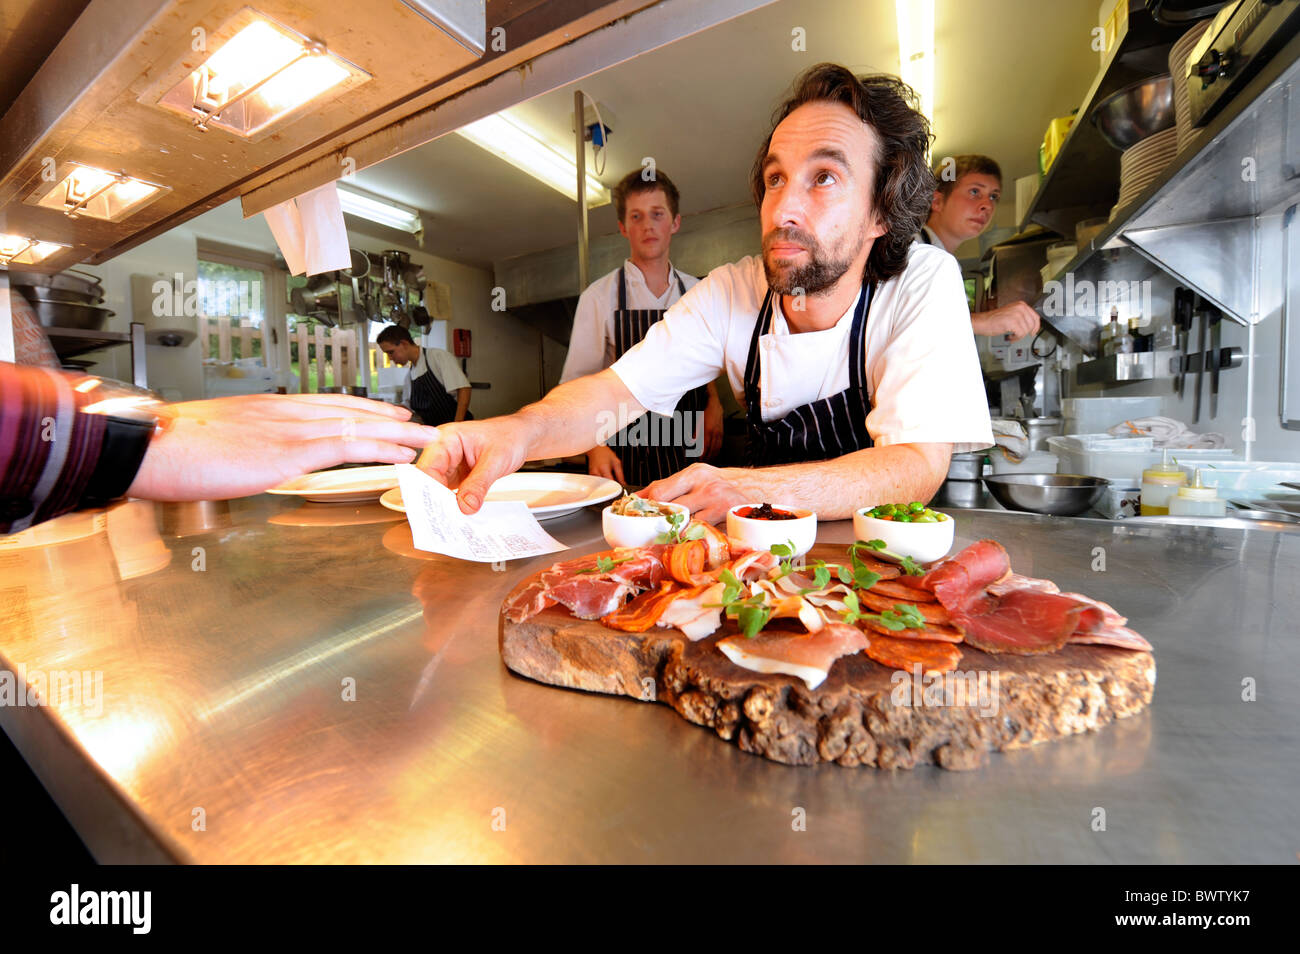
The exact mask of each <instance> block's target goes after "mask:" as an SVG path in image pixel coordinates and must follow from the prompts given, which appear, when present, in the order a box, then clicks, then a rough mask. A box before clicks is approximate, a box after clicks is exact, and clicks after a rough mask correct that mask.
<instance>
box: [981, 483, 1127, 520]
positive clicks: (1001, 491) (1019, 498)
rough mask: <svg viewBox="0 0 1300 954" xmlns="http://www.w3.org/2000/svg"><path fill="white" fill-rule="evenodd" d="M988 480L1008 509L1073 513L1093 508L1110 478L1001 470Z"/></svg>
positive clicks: (1071, 514) (1063, 514)
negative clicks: (1016, 472) (1000, 472)
mask: <svg viewBox="0 0 1300 954" xmlns="http://www.w3.org/2000/svg"><path fill="white" fill-rule="evenodd" d="M984 483H985V484H986V485H987V486H988V488H989V493H991V494H992V495H993V497H994V499H995V500H997V502H998V503H1000V504H1002V506H1004V507H1006V508H1007V509H1008V510H1020V511H1023V512H1025V513H1046V514H1053V515H1055V516H1058V517H1073V516H1077V515H1078V514H1081V513H1084V512H1085V511H1087V510H1089V509H1090V508H1091V507H1092V506H1093V505H1094V504H1095V503H1096V502H1097V501H1098V500H1100V499H1101V496H1102V494H1104V493H1105V492H1106V488H1107V487H1109V486H1110V481H1109V480H1104V479H1103V478H1101V477H1085V476H1083V475H1081V474H998V475H997V476H995V477H985V478H984Z"/></svg>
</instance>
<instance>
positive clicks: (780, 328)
mask: <svg viewBox="0 0 1300 954" xmlns="http://www.w3.org/2000/svg"><path fill="white" fill-rule="evenodd" d="M910 99H911V91H910V90H908V88H907V87H906V86H904V85H903V84H902V83H901V82H900V81H899V80H898V79H896V78H895V77H891V76H866V77H857V76H855V75H854V74H853V73H852V72H851V71H850V70H848V69H847V68H845V67H843V66H837V65H834V64H829V63H823V64H820V65H818V66H815V67H813V68H811V69H810V70H808V71H807V72H806V73H804V74H803V75H802V76H800V77H799V78H798V79H797V80H796V82H795V87H794V90H793V92H792V94H791V95H790V97H789V98H788V99H787V100H786V102H785V103H784V104H783V105H782V107H781V108H780V109H779V110H778V112H777V122H776V125H775V127H774V128H773V130H772V132H771V133H770V134H769V136H768V138H767V140H766V141H765V142H764V143H763V145H762V147H761V149H760V150H759V152H758V156H757V158H756V161H755V164H754V168H753V173H752V176H751V185H752V190H753V194H754V198H755V200H756V202H757V203H758V206H759V219H760V225H761V234H762V255H761V256H760V257H751V258H746V259H742V260H741V261H739V262H736V263H734V264H731V265H723V266H721V267H719V268H716V269H714V270H713V271H712V272H710V273H709V275H708V276H707V277H706V278H705V279H704V280H703V281H701V282H700V283H699V284H698V285H696V286H695V287H694V288H692V289H691V290H690V291H689V292H687V294H686V295H685V296H683V297H682V299H681V301H679V302H678V303H677V304H675V305H674V306H673V307H672V308H670V309H669V310H668V314H667V315H666V316H665V317H664V319H663V320H662V321H660V322H658V323H657V324H655V325H654V326H653V327H652V328H651V329H650V331H649V332H647V334H646V336H645V338H644V340H642V342H641V343H640V344H638V345H637V346H636V347H634V348H632V349H631V350H630V351H628V352H627V353H626V354H624V355H623V357H621V358H620V359H619V360H618V361H616V362H615V363H614V365H613V366H612V367H610V368H609V369H607V370H605V371H601V372H600V373H598V374H594V375H590V376H588V377H585V378H578V379H576V380H574V381H570V382H568V383H567V384H563V385H561V386H560V387H558V388H556V389H555V390H554V391H552V392H551V393H550V394H549V395H547V397H546V398H545V399H544V400H542V401H540V402H538V403H536V404H532V405H529V406H528V407H525V408H524V409H523V410H521V411H519V412H518V413H516V414H513V415H510V416H509V417H502V418H494V419H492V420H487V421H482V422H476V423H472V424H463V425H451V426H449V427H446V428H441V429H440V431H439V440H438V441H437V442H435V443H434V444H431V445H430V446H429V447H428V448H426V449H425V451H424V453H423V454H422V455H421V458H420V462H419V463H420V466H421V467H423V468H424V469H425V470H426V471H428V472H429V473H431V474H432V475H433V476H434V477H435V478H437V479H439V480H441V481H442V482H444V483H446V484H447V485H449V486H459V488H460V492H459V494H458V497H459V501H460V506H461V509H462V510H463V511H464V512H466V513H474V512H476V511H477V510H478V508H479V506H480V505H481V504H482V501H483V495H484V493H485V492H486V489H487V487H488V486H489V485H490V484H491V483H492V481H493V480H495V479H496V478H498V477H500V476H501V475H503V474H507V473H510V472H511V471H514V470H516V469H518V468H519V467H520V466H521V465H522V464H523V463H524V461H526V460H535V459H538V458H544V457H556V456H563V455H565V454H572V453H574V452H575V451H577V450H578V449H579V448H581V447H583V446H588V445H589V444H590V439H589V438H590V434H591V432H592V429H593V427H596V426H600V423H602V422H603V420H604V419H605V418H606V417H607V416H608V415H611V414H614V415H616V416H617V417H618V419H619V421H620V422H624V421H626V420H630V419H632V418H634V417H635V416H636V415H638V414H640V413H641V412H642V411H644V410H646V409H649V410H654V411H659V412H661V413H662V412H663V411H665V410H668V409H671V408H672V407H673V406H674V405H675V404H676V402H677V401H678V400H679V399H680V397H681V396H682V395H683V394H685V393H686V392H687V391H689V390H690V389H691V388H693V387H698V386H699V385H701V384H704V383H705V382H707V381H711V380H713V379H714V377H715V376H717V375H718V374H719V373H720V372H725V373H726V375H727V378H728V381H729V383H730V385H731V387H732V389H733V391H734V392H735V393H736V395H737V398H738V399H739V400H741V401H742V402H743V404H744V406H745V408H746V426H747V431H748V454H749V459H748V464H749V465H750V466H749V467H735V468H717V467H713V466H710V465H708V464H702V463H694V464H691V465H689V466H688V467H686V468H685V469H684V470H682V471H679V472H678V473H676V474H674V475H672V476H670V477H668V478H666V479H664V480H660V481H656V482H655V483H653V484H651V485H649V486H648V487H647V488H646V489H645V491H644V493H645V495H646V496H649V497H653V498H656V499H660V500H673V501H676V502H678V503H682V504H685V505H686V506H688V507H689V508H690V509H691V510H692V511H693V512H694V513H695V514H696V515H697V516H698V517H700V518H701V519H703V520H707V521H710V522H718V521H720V520H722V519H723V517H724V516H725V514H726V512H727V510H728V509H729V508H730V507H732V506H735V505H737V504H741V503H761V502H763V501H770V502H772V503H775V504H781V505H786V506H794V507H807V508H811V509H813V510H816V511H817V512H818V513H819V514H820V515H821V516H822V517H823V518H826V519H841V518H845V517H848V516H850V515H851V514H852V512H853V511H854V509H855V508H857V507H860V506H863V505H869V504H876V503H894V502H900V501H912V500H921V501H924V500H928V499H929V498H930V497H931V496H932V495H933V494H934V492H935V491H936V490H937V489H938V487H939V485H940V484H941V483H942V482H943V480H944V478H945V476H946V474H947V470H948V461H949V457H950V455H951V454H952V453H953V452H954V451H968V450H976V449H980V448H984V447H987V446H989V445H990V444H991V443H992V442H993V434H992V430H991V428H990V424H989V415H988V408H987V405H986V402H985V396H984V385H983V382H982V380H981V378H980V369H979V362H978V360H977V359H976V355H975V340H974V337H973V336H972V335H971V334H970V330H969V329H970V314H969V312H968V310H967V307H966V295H965V289H964V286H963V284H962V278H961V273H960V270H959V269H958V267H957V262H956V260H955V259H954V258H953V257H952V256H951V255H949V254H947V253H946V252H944V251H942V250H940V249H937V248H933V247H931V246H927V245H924V244H921V243H919V242H916V241H914V239H915V236H916V234H917V232H918V231H919V230H920V228H921V225H922V224H923V223H924V221H925V218H926V216H927V214H928V212H929V208H930V200H931V197H932V195H933V191H934V177H933V176H932V174H931V172H930V170H929V168H928V167H927V165H926V151H927V148H928V145H929V139H930V133H929V124H928V122H927V121H926V119H925V117H924V116H922V115H921V114H920V113H919V112H917V111H916V110H915V109H913V108H912V106H911V105H910V103H909V100H910Z"/></svg>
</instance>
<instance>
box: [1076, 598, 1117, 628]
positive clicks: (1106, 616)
mask: <svg viewBox="0 0 1300 954" xmlns="http://www.w3.org/2000/svg"><path fill="white" fill-rule="evenodd" d="M1061 595H1062V596H1064V597H1067V598H1069V599H1072V600H1078V601H1079V602H1080V603H1087V604H1088V605H1089V606H1095V607H1096V608H1097V609H1098V610H1100V611H1101V619H1100V620H1098V621H1097V625H1096V627H1095V628H1096V629H1101V628H1103V627H1107V626H1123V625H1124V624H1125V623H1127V622H1128V619H1127V618H1126V617H1123V616H1120V615H1119V613H1117V612H1115V607H1113V606H1111V605H1110V604H1109V603H1103V602H1102V601H1101V600H1094V599H1093V598H1092V597H1091V596H1084V595H1083V594H1082V593H1062V594H1061Z"/></svg>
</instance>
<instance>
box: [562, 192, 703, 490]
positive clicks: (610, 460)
mask: <svg viewBox="0 0 1300 954" xmlns="http://www.w3.org/2000/svg"><path fill="white" fill-rule="evenodd" d="M679 200H680V195H679V193H678V191H677V186H676V185H674V184H673V181H672V180H671V179H669V178H668V176H666V175H664V174H663V173H662V172H659V171H658V170H653V171H652V172H646V171H645V170H642V169H637V170H636V171H634V172H629V173H628V174H627V175H626V176H624V177H623V178H622V179H621V180H620V181H619V183H618V185H616V186H615V187H614V208H615V210H616V211H617V212H618V230H619V231H620V232H621V233H622V234H623V236H624V237H625V238H626V239H627V242H628V249H629V257H628V258H627V260H625V261H624V262H623V264H622V265H621V266H619V267H618V268H616V269H614V271H612V272H610V273H609V274H608V275H605V276H604V277H603V278H600V279H598V280H597V281H595V282H592V283H591V284H590V285H589V286H587V289H586V291H584V292H583V293H582V297H580V298H579V299H578V310H577V313H576V314H575V315H574V318H573V333H572V335H571V336H570V337H569V354H568V356H567V357H566V358H565V360H564V371H563V372H562V373H561V375H560V383H561V384H563V383H565V382H566V381H572V380H573V379H574V378H580V377H583V376H585V375H588V374H595V373H596V372H597V371H603V370H604V369H605V368H608V367H609V366H610V365H611V364H613V363H614V362H615V361H617V360H618V359H619V358H621V357H622V356H623V355H624V354H626V353H627V352H628V351H629V350H630V349H631V348H632V346H633V345H635V344H636V343H637V342H639V341H640V340H641V339H642V338H644V337H645V334H646V332H647V331H648V330H649V329H650V326H651V325H652V324H654V323H655V322H656V321H658V320H659V319H660V318H662V317H663V316H664V312H665V311H666V310H667V309H668V306H670V305H672V304H673V303H674V302H675V301H677V299H679V298H681V297H682V296H683V295H685V294H686V290H687V289H688V288H690V287H691V286H692V285H694V284H695V283H696V282H698V281H699V279H697V278H695V277H694V276H693V275H687V274H684V273H683V272H679V271H678V270H677V269H675V268H673V266H672V262H670V261H669V259H668V253H669V249H670V247H671V246H672V240H673V236H674V235H676V234H677V230H678V229H680V228H681V226H682V217H681V215H679V214H678V211H677V209H678V203H679ZM650 418H651V419H650V420H648V421H637V422H634V423H633V424H632V425H631V426H630V427H628V428H627V429H625V430H624V431H622V432H620V433H619V434H618V435H615V436H614V437H613V438H612V439H611V440H610V441H609V442H608V443H598V444H596V445H595V446H593V447H592V448H591V449H590V450H588V451H587V472H588V473H591V474H596V475H598V476H601V477H612V478H613V479H614V480H617V481H618V482H619V483H621V484H623V483H625V484H628V485H629V486H633V487H644V486H645V485H646V484H648V483H650V482H652V481H655V480H659V479H661V478H663V477H667V476H668V475H669V474H673V473H676V472H677V471H679V470H681V469H682V468H683V467H685V466H686V465H687V464H688V463H690V461H689V460H688V457H692V456H694V457H706V458H707V457H712V456H713V454H714V453H715V452H716V451H717V449H718V448H719V446H721V444H722V405H721V403H720V402H719V401H718V393H717V390H716V388H715V386H714V384H713V382H712V381H710V382H709V383H708V384H706V385H704V386H703V387H698V388H693V389H692V390H690V391H688V392H687V393H686V394H685V395H683V397H682V399H681V400H680V401H678V402H677V406H676V407H675V408H674V409H673V413H672V414H671V416H670V417H669V418H668V419H665V418H663V417H661V416H660V415H658V414H652V415H650Z"/></svg>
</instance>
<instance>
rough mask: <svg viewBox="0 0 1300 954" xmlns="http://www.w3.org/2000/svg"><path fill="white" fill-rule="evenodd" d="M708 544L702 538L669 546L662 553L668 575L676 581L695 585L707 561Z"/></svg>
mask: <svg viewBox="0 0 1300 954" xmlns="http://www.w3.org/2000/svg"><path fill="white" fill-rule="evenodd" d="M708 558H709V546H708V544H707V543H705V542H704V541H703V540H689V541H687V542H686V543H677V544H674V545H672V546H670V547H669V548H668V549H667V551H665V553H664V564H665V565H666V566H667V567H668V575H669V576H671V577H672V578H673V579H674V580H676V581H677V582H678V583H683V584H685V585H686V586H695V585H698V584H699V582H700V579H699V578H700V577H702V576H703V575H704V568H705V566H706V565H707V563H708Z"/></svg>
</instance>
